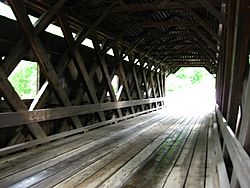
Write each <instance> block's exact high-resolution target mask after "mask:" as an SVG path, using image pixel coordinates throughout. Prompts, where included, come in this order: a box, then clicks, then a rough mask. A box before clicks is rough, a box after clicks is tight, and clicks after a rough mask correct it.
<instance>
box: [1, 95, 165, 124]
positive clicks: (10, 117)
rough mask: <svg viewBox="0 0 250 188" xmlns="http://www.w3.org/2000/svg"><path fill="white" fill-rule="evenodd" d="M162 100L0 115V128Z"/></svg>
mask: <svg viewBox="0 0 250 188" xmlns="http://www.w3.org/2000/svg"><path fill="white" fill-rule="evenodd" d="M163 100H164V98H162V97H159V98H150V99H141V100H130V101H118V102H107V103H98V104H86V105H80V106H70V107H59V108H49V109H38V110H33V111H25V110H22V111H18V112H6V113H1V114H0V117H1V121H0V127H1V128H4V127H15V126H23V125H24V124H29V123H35V122H42V121H50V120H55V119H61V118H67V117H72V116H78V115H84V114H90V113H95V112H102V111H106V110H113V109H119V108H120V109H121V108H127V107H132V106H138V105H143V104H150V103H156V102H160V101H163Z"/></svg>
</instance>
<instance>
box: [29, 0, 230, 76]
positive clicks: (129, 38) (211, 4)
mask: <svg viewBox="0 0 250 188" xmlns="http://www.w3.org/2000/svg"><path fill="white" fill-rule="evenodd" d="M24 2H25V4H26V6H27V10H28V12H29V13H30V14H33V15H35V16H40V15H41V14H42V12H43V11H45V10H47V9H48V8H50V7H51V6H52V5H54V4H55V3H56V1H52V0H40V1H30V0H24ZM63 11H64V12H65V13H66V14H67V16H68V18H69V24H70V28H71V29H72V32H77V31H79V30H80V29H83V28H84V26H85V29H86V30H87V29H89V28H91V27H93V30H92V31H91V30H90V31H91V32H96V33H97V34H98V39H99V42H100V43H102V44H103V46H104V47H105V46H108V49H110V48H112V46H114V45H117V44H119V45H121V46H125V47H126V48H130V49H131V50H133V51H135V52H137V53H139V54H140V57H142V56H143V55H144V56H147V57H150V58H151V59H153V60H154V61H156V62H157V63H158V64H160V65H162V66H165V65H172V66H188V65H190V66H204V67H206V68H207V69H208V70H209V71H210V73H216V68H217V64H218V61H219V57H220V56H219V55H220V45H221V34H220V31H219V28H220V27H219V26H220V24H223V23H224V22H225V20H224V18H223V16H221V13H220V12H221V11H223V10H221V1H219V0H199V1H195V0H67V1H66V2H65V4H64V5H63ZM98 20H99V23H98V24H97V22H98ZM55 24H57V21H55ZM95 24H97V25H98V26H97V27H95ZM108 49H107V50H108Z"/></svg>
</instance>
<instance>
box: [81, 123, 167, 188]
mask: <svg viewBox="0 0 250 188" xmlns="http://www.w3.org/2000/svg"><path fill="white" fill-rule="evenodd" d="M166 128H168V126H166V125H165V124H164V123H162V124H161V123H160V122H159V125H158V126H157V127H156V128H155V129H154V130H153V129H151V130H149V131H147V132H146V134H145V136H144V139H140V140H138V143H137V144H136V145H135V146H134V147H132V148H131V149H130V150H126V152H125V151H124V152H125V153H124V154H123V155H121V156H119V157H118V158H116V159H115V160H113V161H112V162H111V163H109V164H108V165H106V166H105V167H104V168H102V169H101V170H100V171H98V172H97V173H95V174H94V175H93V176H91V177H89V178H88V179H87V180H85V181H84V182H82V183H81V184H79V185H78V186H79V187H91V188H92V187H98V186H100V185H101V184H102V183H104V182H105V181H106V180H107V179H109V178H110V177H111V176H112V177H113V174H114V173H115V172H117V170H119V169H120V168H122V167H123V166H124V165H125V164H126V163H128V162H129V161H130V160H131V158H133V157H134V156H136V155H137V154H138V153H140V151H143V150H144V148H145V147H147V146H148V145H149V144H150V143H152V142H153V141H154V140H155V139H156V138H157V137H158V136H159V135H161V134H162V132H163V131H164V130H165V129H166ZM168 130H169V131H171V127H170V129H168ZM111 187H112V186H111Z"/></svg>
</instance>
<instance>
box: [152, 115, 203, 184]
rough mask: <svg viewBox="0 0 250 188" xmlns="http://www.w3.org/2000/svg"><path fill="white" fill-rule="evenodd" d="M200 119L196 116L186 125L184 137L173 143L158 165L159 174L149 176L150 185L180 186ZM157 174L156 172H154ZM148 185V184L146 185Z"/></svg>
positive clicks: (199, 125)
mask: <svg viewBox="0 0 250 188" xmlns="http://www.w3.org/2000/svg"><path fill="white" fill-rule="evenodd" d="M201 123H202V119H201V118H200V117H196V119H195V121H194V122H192V124H191V126H188V127H187V131H186V133H185V135H184V139H182V140H180V141H179V142H177V143H175V144H174V145H173V147H171V149H170V151H169V152H168V154H167V155H166V156H165V157H164V159H163V161H162V162H161V166H160V167H159V170H158V171H159V174H158V175H159V176H157V175H154V176H153V177H155V178H154V179H153V177H152V178H151V179H152V180H151V181H150V185H154V184H156V186H157V187H169V186H170V187H171V186H172V185H173V186H176V187H182V186H181V185H183V184H184V182H183V181H184V180H185V178H186V175H187V173H188V167H189V164H190V161H191V157H192V153H193V151H194V147H195V142H196V140H197V137H198V134H199V129H200V127H201ZM156 174H157V173H156ZM148 187H149V186H148Z"/></svg>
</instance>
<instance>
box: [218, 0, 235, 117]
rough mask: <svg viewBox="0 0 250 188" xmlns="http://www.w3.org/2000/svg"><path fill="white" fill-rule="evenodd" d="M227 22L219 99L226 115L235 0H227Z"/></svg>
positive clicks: (233, 45) (233, 54)
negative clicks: (220, 96)
mask: <svg viewBox="0 0 250 188" xmlns="http://www.w3.org/2000/svg"><path fill="white" fill-rule="evenodd" d="M228 9H229V10H228V12H229V15H228V22H227V38H226V47H225V67H224V69H225V71H224V77H223V81H224V83H223V86H222V88H221V89H222V96H223V97H222V101H221V103H222V104H221V111H222V114H223V115H224V116H225V117H226V116H227V109H228V99H229V89H230V78H231V69H232V66H233V59H234V56H235V50H234V49H235V46H236V40H234V37H235V32H236V28H235V25H236V24H235V22H236V1H229V5H228Z"/></svg>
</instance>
